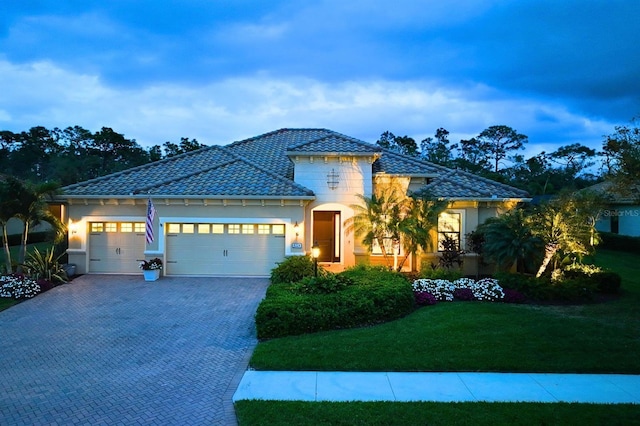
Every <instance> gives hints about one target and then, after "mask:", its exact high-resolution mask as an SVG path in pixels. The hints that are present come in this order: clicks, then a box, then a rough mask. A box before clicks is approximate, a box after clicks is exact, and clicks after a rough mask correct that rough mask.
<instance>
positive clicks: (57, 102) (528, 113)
mask: <svg viewBox="0 0 640 426" xmlns="http://www.w3.org/2000/svg"><path fill="white" fill-rule="evenodd" d="M0 75H3V79H2V80H0V104H2V105H3V108H4V110H3V113H0V128H2V129H5V130H11V131H23V130H28V129H29V128H30V127H33V126H36V125H42V126H45V127H47V128H53V127H60V128H64V127H67V126H74V125H79V126H82V127H84V128H87V129H88V130H91V131H96V130H98V129H100V128H101V127H103V126H106V127H111V128H113V129H114V130H115V131H117V132H120V133H124V134H125V136H126V137H128V138H132V139H136V140H137V141H138V142H139V143H141V144H142V145H145V146H150V145H154V144H162V143H164V142H165V141H174V142H177V141H179V140H180V138H181V137H189V138H196V139H198V141H200V142H202V143H205V144H226V143H228V142H231V141H233V140H239V139H243V138H246V137H251V136H255V135H258V134H261V133H264V132H267V131H271V130H274V129H277V128H281V127H323V128H330V129H332V130H336V131H339V132H342V133H345V134H348V135H350V136H354V137H358V138H361V139H363V140H366V141H369V142H375V140H377V138H378V137H379V135H380V134H381V133H382V132H384V131H386V130H389V131H392V132H394V133H396V134H402V135H405V134H406V135H409V136H411V137H413V138H415V139H416V141H418V142H419V141H420V140H422V139H423V138H425V137H427V136H432V135H433V133H434V132H435V130H436V129H437V128H439V127H445V128H446V129H448V130H449V131H450V132H451V135H450V139H451V140H452V141H458V140H459V139H462V138H469V137H472V136H475V135H477V134H478V133H479V132H481V131H482V130H484V129H485V128H487V127H489V126H491V125H496V124H505V125H508V126H511V127H513V128H514V129H516V130H517V131H519V132H520V133H524V134H527V135H528V136H529V138H530V145H532V146H537V145H541V146H542V145H544V144H549V145H551V144H556V145H557V144H560V143H561V144H568V143H573V142H574V141H577V142H581V143H584V144H587V145H590V146H592V147H593V146H594V145H596V146H599V144H600V140H601V137H602V135H603V134H606V133H611V131H612V130H613V123H610V122H607V121H604V120H592V119H589V118H587V117H585V116H582V115H579V114H576V113H573V112H571V111H569V110H567V109H566V107H564V106H563V105H561V104H558V103H554V102H544V101H540V100H536V99H533V98H525V97H513V96H510V95H508V94H506V93H503V92H500V91H499V90H497V89H495V88H492V87H489V86H486V85H481V84H470V83H465V84H460V85H458V86H452V85H444V84H442V82H438V81H429V80H409V81H389V80H382V79H376V80H368V81H362V80H361V81H349V80H346V81H341V82H323V81H320V80H317V79H311V78H295V79H291V78H289V79H282V78H277V77H273V76H271V75H269V74H268V73H258V74H255V75H252V76H244V77H236V78H225V79H220V80H217V81H212V82H208V83H206V84H199V85H195V84H189V85H187V84H177V83H154V84H149V85H147V86H141V87H138V88H120V87H117V86H110V85H108V84H107V83H105V82H104V81H103V80H102V79H101V78H100V77H98V76H97V75H91V74H83V73H78V72H74V71H71V70H68V69H64V68H62V67H60V66H58V65H56V64H54V63H52V62H35V63H30V64H21V65H18V64H13V63H10V62H8V61H1V60H0Z"/></svg>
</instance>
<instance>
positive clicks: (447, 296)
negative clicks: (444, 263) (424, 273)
mask: <svg viewBox="0 0 640 426" xmlns="http://www.w3.org/2000/svg"><path fill="white" fill-rule="evenodd" d="M412 288H413V291H414V292H426V293H430V294H432V295H433V297H435V298H436V300H440V301H447V302H451V301H452V300H453V291H454V290H455V286H454V285H453V283H452V282H451V281H447V280H430V279H419V280H416V281H414V282H413V285H412Z"/></svg>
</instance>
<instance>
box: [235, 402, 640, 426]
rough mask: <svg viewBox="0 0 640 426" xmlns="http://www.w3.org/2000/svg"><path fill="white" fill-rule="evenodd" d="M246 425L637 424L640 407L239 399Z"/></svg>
mask: <svg viewBox="0 0 640 426" xmlns="http://www.w3.org/2000/svg"><path fill="white" fill-rule="evenodd" d="M236 414H237V417H238V423H239V424H240V425H241V426H245V425H261V426H266V425H283V426H284V425H287V426H288V425H296V426H304V425H310V426H320V425H332V426H335V425H337V426H339V425H345V426H347V425H348V426H352V425H380V426H393V425H402V426H405V425H426V424H428V425H474V426H475V425H491V426H493V425H544V424H554V425H638V424H640V406H638V405H631V404H624V405H596V404H566V403H555V404H539V403H520V404H512V403H508V404H507V403H500V404H499V403H481V402H473V403H449V404H442V403H431V402H408V403H393V402H351V403H339V402H285V401H239V402H237V403H236Z"/></svg>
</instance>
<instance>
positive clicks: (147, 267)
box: [140, 257, 162, 271]
mask: <svg viewBox="0 0 640 426" xmlns="http://www.w3.org/2000/svg"><path fill="white" fill-rule="evenodd" d="M140 269H142V270H143V271H155V270H157V269H162V260H161V259H160V258H158V257H156V258H155V259H151V260H143V261H142V262H140Z"/></svg>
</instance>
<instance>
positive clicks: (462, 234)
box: [435, 209, 467, 253]
mask: <svg viewBox="0 0 640 426" xmlns="http://www.w3.org/2000/svg"><path fill="white" fill-rule="evenodd" d="M443 213H451V214H459V215H460V249H461V250H464V249H465V247H466V246H467V238H466V234H467V231H466V229H467V228H466V226H467V217H466V215H467V211H466V210H465V209H446V210H445V211H444V212H443ZM439 235H440V229H438V227H437V226H436V244H435V249H436V253H439V252H440V250H439V245H440V241H439V239H438V237H439Z"/></svg>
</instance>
